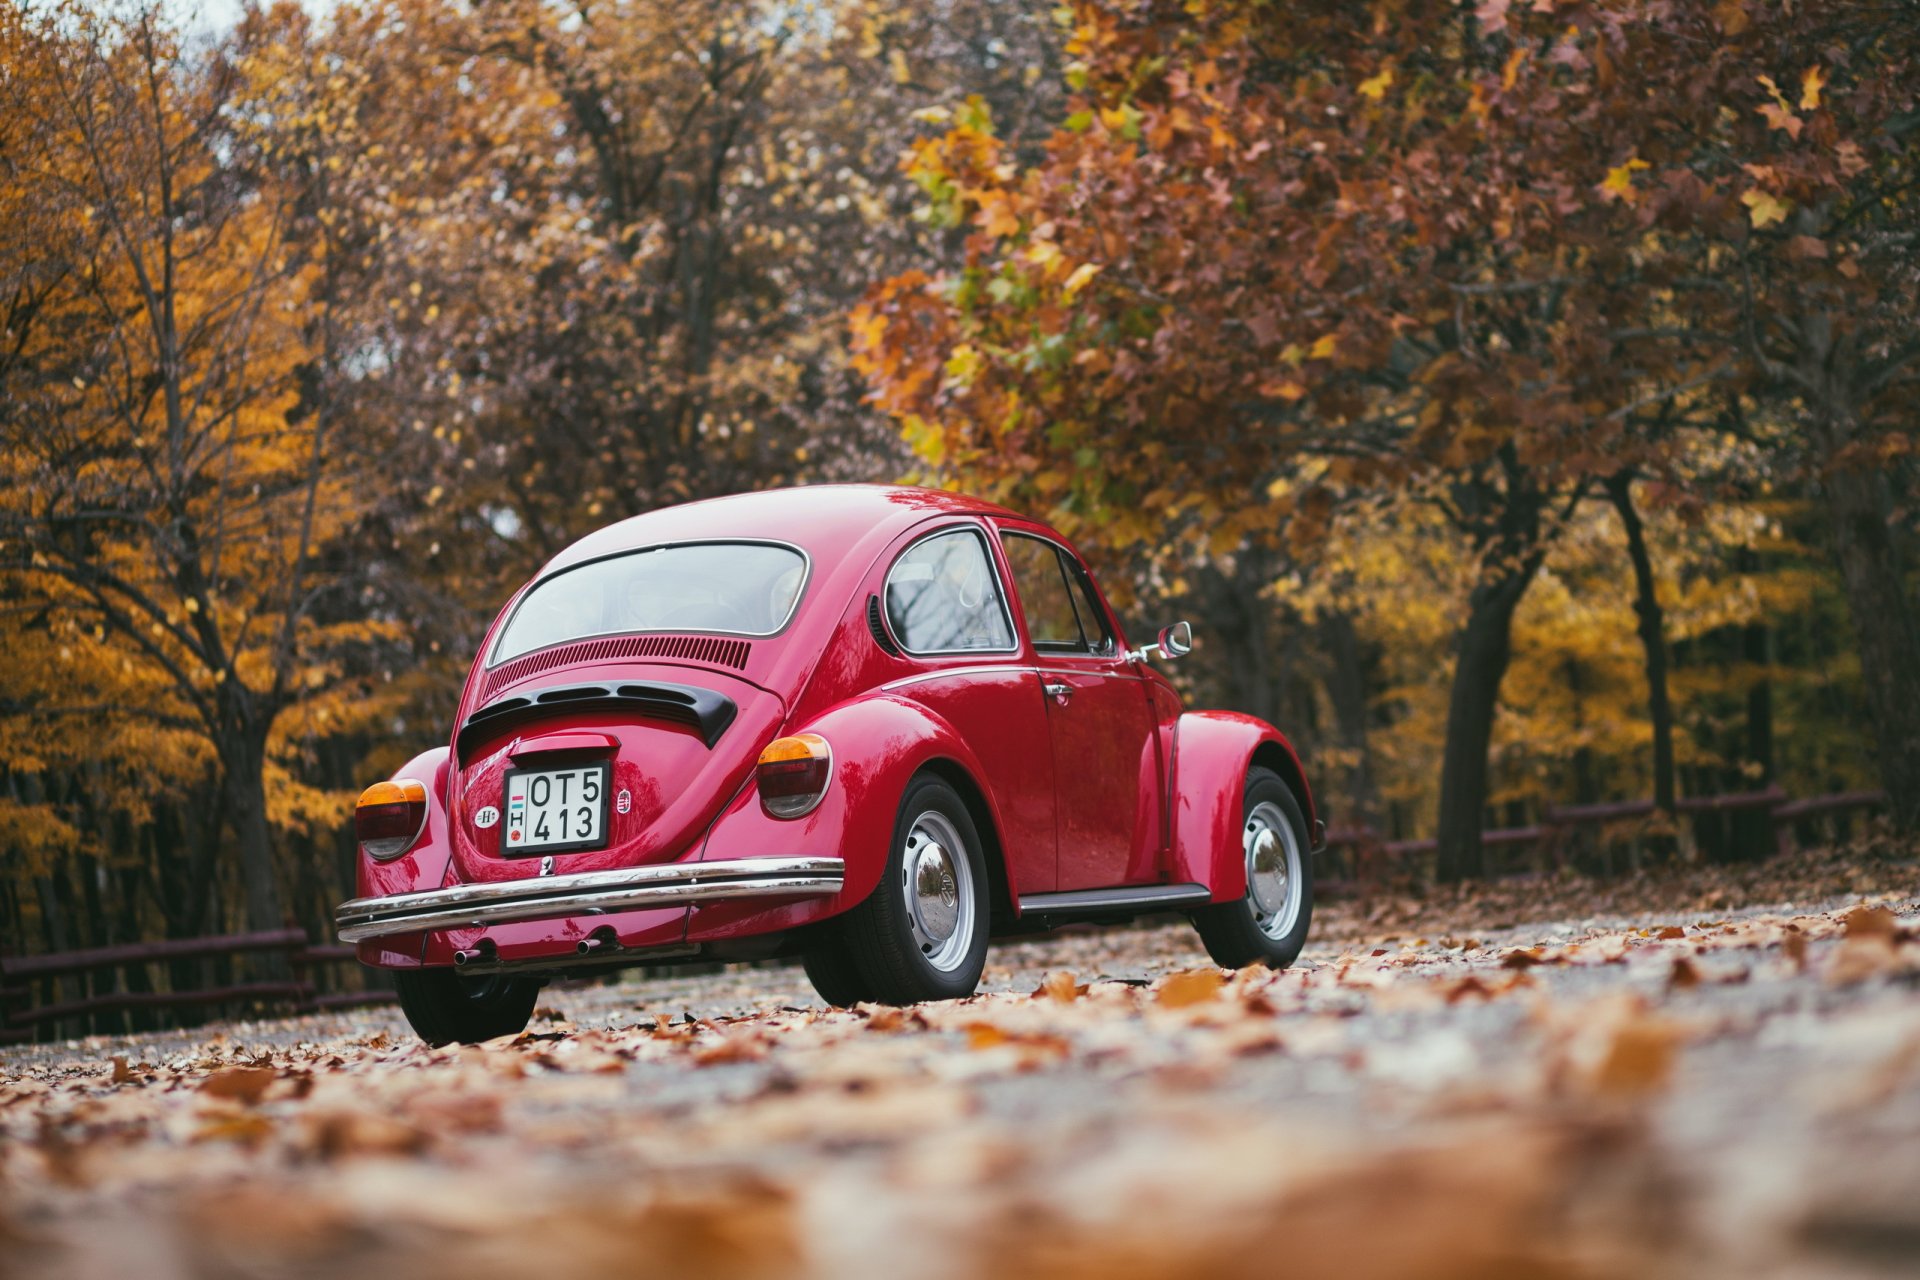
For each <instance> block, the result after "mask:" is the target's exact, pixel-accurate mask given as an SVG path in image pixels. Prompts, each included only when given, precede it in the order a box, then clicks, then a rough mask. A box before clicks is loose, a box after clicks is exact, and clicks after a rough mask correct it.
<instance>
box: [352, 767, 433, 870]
mask: <svg viewBox="0 0 1920 1280" xmlns="http://www.w3.org/2000/svg"><path fill="white" fill-rule="evenodd" d="M426 825H427V787H426V784H425V783H423V782H420V781H418V780H416V779H414V778H395V779H394V780H393V781H391V782H376V783H374V784H373V785H372V786H370V787H368V788H367V789H366V790H365V791H362V792H361V793H360V803H359V804H357V805H355V806H354V809H353V832H354V835H355V836H357V837H358V838H359V840H360V847H361V848H362V849H365V850H366V851H367V856H368V857H371V858H378V859H379V860H380V861H382V862H386V861H388V860H390V859H393V858H397V857H399V856H400V855H401V854H403V853H405V852H406V851H407V850H409V849H411V848H413V842H414V841H415V840H418V839H419V838H420V832H421V830H422V829H423V828H424V827H425V826H426Z"/></svg>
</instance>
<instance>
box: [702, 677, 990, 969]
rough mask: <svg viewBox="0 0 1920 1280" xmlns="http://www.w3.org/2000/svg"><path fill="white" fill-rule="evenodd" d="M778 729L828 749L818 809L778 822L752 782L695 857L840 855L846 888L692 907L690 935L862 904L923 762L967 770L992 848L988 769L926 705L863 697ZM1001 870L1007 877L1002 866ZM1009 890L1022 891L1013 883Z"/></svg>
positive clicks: (807, 917) (808, 917)
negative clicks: (817, 739)
mask: <svg viewBox="0 0 1920 1280" xmlns="http://www.w3.org/2000/svg"><path fill="white" fill-rule="evenodd" d="M782 732H783V733H789V734H791V733H817V734H819V735H820V736H821V737H823V738H825V739H826V740H827V743H828V745H829V746H830V747H831V749H832V751H833V773H832V776H831V779H830V780H829V782H828V784H827V791H826V795H825V797H824V798H823V799H822V800H821V802H820V804H819V807H817V808H816V809H814V810H813V811H812V812H811V813H809V814H807V815H806V816H805V817H804V818H793V819H782V818H775V817H773V816H772V815H771V814H769V813H767V811H766V810H765V809H764V808H762V807H761V804H760V796H759V792H758V790H757V789H756V788H755V787H754V785H753V783H752V782H748V783H747V785H746V786H744V787H742V788H741V789H740V792H739V794H738V795H736V796H735V797H734V798H733V800H732V801H730V802H729V803H728V805H727V808H726V810H725V811H724V812H723V813H722V814H721V816H720V817H719V818H718V819H717V820H715V822H714V824H713V827H712V829H711V830H710V831H709V833H708V836H707V840H706V844H705V847H704V849H703V850H702V853H701V857H702V858H703V859H704V860H708V861H713V860H718V859H732V858H752V857H769V856H779V857H793V856H802V857H804V856H809V855H813V856H824V857H838V858H841V859H843V860H844V861H845V863H846V880H845V882H844V885H843V887H842V888H841V891H840V892H839V893H838V894H836V895H834V896H833V897H829V898H809V899H805V900H803V901H799V902H794V903H789V904H783V905H780V906H775V907H772V908H769V907H768V906H766V905H765V904H764V903H756V902H752V901H749V900H740V901H736V902H715V903H712V904H708V905H703V906H696V907H695V908H694V912H693V918H692V920H691V921H690V922H689V928H688V935H687V936H688V939H689V940H690V941H695V940H699V941H705V940H712V939H716V938H721V937H731V936H737V935H739V934H745V933H759V932H765V931H767V930H768V929H771V928H791V927H794V926H796V925H801V924H808V923H812V922H813V921H816V920H821V919H825V918H826V917H828V916H832V915H837V914H839V913H840V912H842V911H845V910H847V909H849V908H851V907H853V906H856V905H857V904H859V903H860V902H861V901H862V900H863V899H865V898H866V896H867V895H868V894H869V893H871V892H873V889H874V886H876V885H877V884H879V882H880V874H881V869H882V868H883V867H884V866H885V865H886V861H887V857H888V855H889V854H890V853H891V851H892V844H893V828H894V823H895V821H896V819H897V817H898V814H899V808H900V797H901V796H902V795H903V794H905V792H906V789H907V783H908V782H909V781H911V780H912V778H913V776H914V775H915V774H917V773H919V772H920V771H921V770H922V769H924V768H926V767H928V766H929V765H932V766H935V767H939V768H945V769H947V770H957V771H959V772H961V773H964V774H965V775H966V779H967V780H968V781H970V782H971V783H972V790H973V792H974V793H975V795H974V796H973V797H971V798H970V799H973V800H977V802H978V803H977V804H976V805H974V809H975V815H976V819H978V818H980V817H984V818H985V820H986V822H987V823H990V824H991V826H992V830H982V831H981V833H980V835H981V838H982V839H983V840H984V841H986V842H988V844H989V846H990V847H997V846H998V842H999V837H998V832H999V831H1000V830H1001V824H1000V816H999V808H998V805H997V803H996V801H995V799H994V797H993V795H992V793H991V792H989V791H988V790H987V789H986V787H985V786H984V785H982V784H981V782H980V779H981V778H983V777H984V776H985V775H984V773H983V772H982V770H981V769H980V767H979V762H978V760H977V758H976V757H975V755H974V753H973V751H972V750H971V749H970V748H969V747H968V746H967V743H966V742H965V740H964V739H962V738H961V736H960V735H959V733H957V732H956V731H955V730H954V728H953V726H952V725H950V724H949V723H947V721H946V720H944V719H943V718H941V717H940V716H938V715H936V714H934V713H933V712H932V711H930V710H928V709H927V708H926V707H924V706H921V705H920V704H918V703H915V702H910V701H908V700H906V699H904V698H898V697H893V696H880V697H867V698H860V699H856V700H852V701H848V702H843V703H840V704H839V705H837V706H835V707H832V708H830V709H828V710H827V711H825V712H822V713H821V714H820V715H818V716H815V717H813V718H812V719H811V720H809V721H808V722H807V723H805V724H792V725H788V726H787V727H786V728H785V729H783V730H782ZM999 861H1000V862H1001V863H1002V864H1004V861H1005V860H1004V859H1000V860H999ZM999 870H1000V872H1001V873H1002V874H1010V873H1008V872H1007V871H1006V869H1005V867H1004V865H1003V866H1001V867H1000V868H999ZM1007 889H1008V892H1009V894H1011V895H1017V894H1018V886H1016V885H1012V884H1008V885H1007ZM1016 900H1017V898H1016Z"/></svg>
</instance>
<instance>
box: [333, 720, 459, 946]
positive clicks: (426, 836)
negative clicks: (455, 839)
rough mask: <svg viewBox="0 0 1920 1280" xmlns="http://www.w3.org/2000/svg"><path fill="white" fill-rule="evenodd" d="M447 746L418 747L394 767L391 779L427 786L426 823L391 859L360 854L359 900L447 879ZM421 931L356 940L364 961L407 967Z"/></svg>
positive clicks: (450, 849) (356, 876)
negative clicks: (406, 847)
mask: <svg viewBox="0 0 1920 1280" xmlns="http://www.w3.org/2000/svg"><path fill="white" fill-rule="evenodd" d="M449 754H450V752H449V750H448V748H446V747H443V746H442V747H433V748H431V749H430V750H427V751H422V752H421V753H420V754H419V755H417V756H415V757H414V758H413V759H411V760H409V761H407V762H406V763H405V764H403V765H401V766H400V767H399V768H398V769H396V770H394V773H393V777H394V779H395V780H396V781H397V780H398V779H401V778H417V779H419V780H420V781H421V782H423V783H425V784H426V787H427V821H426V825H424V826H423V827H421V828H420V835H419V838H418V839H416V840H415V841H414V842H413V847H412V848H411V849H409V850H407V851H406V852H405V853H403V854H401V855H400V856H399V857H397V858H395V859H393V860H392V861H391V862H376V861H375V860H374V859H372V858H369V857H368V856H367V855H366V853H365V852H360V854H359V859H358V864H357V869H356V871H355V874H354V880H355V882H356V884H357V886H358V891H357V892H356V893H355V894H354V896H355V897H358V898H379V897H385V896H387V895H389V894H395V893H414V892H417V891H419V890H423V889H438V888H440V887H441V886H442V885H444V884H445V883H446V878H447V863H448V861H449V860H450V859H451V858H452V856H453V844H452V841H451V840H450V839H449V838H448V827H447V780H448V775H449V769H448V765H447V757H448V755H449ZM422 940H423V935H421V934H417V933H416V934H396V935H394V936H392V937H387V938H369V939H367V940H366V941H365V942H362V943H360V944H359V954H360V959H361V961H362V962H363V963H365V964H370V965H378V966H381V967H384V968H396V967H401V968H404V967H411V966H414V965H417V964H419V963H420V949H421V945H422Z"/></svg>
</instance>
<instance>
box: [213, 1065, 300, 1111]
mask: <svg viewBox="0 0 1920 1280" xmlns="http://www.w3.org/2000/svg"><path fill="white" fill-rule="evenodd" d="M279 1078H280V1073H279V1072H278V1071H276V1070H274V1069H273V1068H272V1067H231V1068H229V1069H227V1070H225V1071H216V1072H215V1073H214V1074H212V1075H210V1076H208V1077H207V1078H206V1079H205V1080H204V1081H202V1082H201V1084H200V1091H201V1092H202V1093H206V1094H210V1095H212V1096H213V1097H216V1098H228V1099H231V1100H233V1101H235V1102H241V1103H245V1104H246V1105H247V1106H252V1105H254V1104H255V1103H257V1102H259V1101H260V1095H261V1094H263V1093H265V1092H266V1091H267V1086H269V1085H271V1084H272V1083H273V1082H274V1081H275V1080H278V1079H279Z"/></svg>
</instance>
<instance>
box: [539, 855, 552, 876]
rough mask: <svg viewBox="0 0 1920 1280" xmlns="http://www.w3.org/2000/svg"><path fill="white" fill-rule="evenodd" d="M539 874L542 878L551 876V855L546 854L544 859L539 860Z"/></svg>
mask: <svg viewBox="0 0 1920 1280" xmlns="http://www.w3.org/2000/svg"><path fill="white" fill-rule="evenodd" d="M540 874H541V875H543V876H550V875H552V874H553V855H552V854H548V855H547V856H546V857H544V858H542V859H540Z"/></svg>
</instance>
